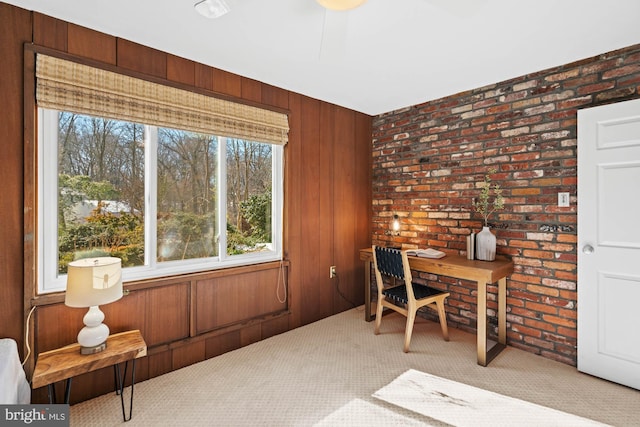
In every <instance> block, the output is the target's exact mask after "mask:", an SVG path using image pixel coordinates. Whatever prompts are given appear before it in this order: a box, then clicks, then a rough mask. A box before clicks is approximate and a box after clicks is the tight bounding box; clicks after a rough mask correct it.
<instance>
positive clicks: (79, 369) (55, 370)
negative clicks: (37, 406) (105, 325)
mask: <svg viewBox="0 0 640 427" xmlns="http://www.w3.org/2000/svg"><path fill="white" fill-rule="evenodd" d="M146 355H147V344H146V343H145V342H144V339H143V338H142V335H141V334H140V331H138V330H135V331H128V332H122V333H119V334H113V335H109V337H108V338H107V348H106V349H105V350H104V351H102V352H100V353H95V354H80V344H77V343H76V344H72V345H68V346H66V347H62V348H59V349H56V350H51V351H47V352H44V353H40V354H39V355H38V360H36V367H35V369H34V371H33V378H32V379H31V387H32V388H34V389H35V388H39V387H44V386H49V403H55V400H56V398H55V390H54V387H53V385H54V383H56V382H58V381H62V380H66V386H65V402H64V403H69V395H70V392H71V379H72V378H73V377H75V376H77V375H81V374H86V373H88V372H93V371H96V370H98V369H102V368H106V367H109V366H113V367H114V372H115V377H116V394H119V395H120V400H121V403H122V417H123V418H124V420H125V421H129V420H130V419H131V410H132V407H133V385H134V382H135V367H136V364H135V362H136V359H137V358H140V357H144V356H146ZM129 361H133V366H132V369H131V402H130V405H129V416H128V417H127V416H126V415H125V409H124V397H123V393H122V392H123V390H124V380H125V378H123V377H122V376H120V367H119V364H120V363H122V362H125V363H126V364H127V365H128V362H129ZM127 365H125V369H124V376H125V377H126V375H127Z"/></svg>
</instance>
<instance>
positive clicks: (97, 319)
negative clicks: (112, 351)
mask: <svg viewBox="0 0 640 427" xmlns="http://www.w3.org/2000/svg"><path fill="white" fill-rule="evenodd" d="M103 320H104V313H103V312H102V311H101V310H100V308H99V307H98V306H97V305H96V306H93V307H90V308H89V311H87V314H85V315H84V317H83V318H82V321H83V322H84V325H85V326H84V328H82V329H81V330H80V333H78V344H80V353H81V354H94V353H99V352H101V351H103V350H104V349H105V348H107V338H108V337H109V327H108V326H107V325H105V324H104V323H102V321H103Z"/></svg>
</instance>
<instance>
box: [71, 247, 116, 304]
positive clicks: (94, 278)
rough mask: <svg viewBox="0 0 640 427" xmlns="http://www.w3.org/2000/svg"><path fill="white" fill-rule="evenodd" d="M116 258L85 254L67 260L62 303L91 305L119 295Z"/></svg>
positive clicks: (112, 300) (107, 300) (108, 301)
mask: <svg viewBox="0 0 640 427" xmlns="http://www.w3.org/2000/svg"><path fill="white" fill-rule="evenodd" d="M121 263H122V262H121V260H120V258H114V257H100V258H85V259H80V260H77V261H72V262H70V263H69V267H68V270H67V292H66V296H65V300H64V303H65V305H67V306H69V307H93V306H97V305H102V304H108V303H110V302H114V301H117V300H119V299H120V298H122V269H121Z"/></svg>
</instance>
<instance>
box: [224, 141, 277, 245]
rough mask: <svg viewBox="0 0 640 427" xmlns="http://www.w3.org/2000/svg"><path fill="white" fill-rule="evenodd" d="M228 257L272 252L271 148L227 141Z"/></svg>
mask: <svg viewBox="0 0 640 427" xmlns="http://www.w3.org/2000/svg"><path fill="white" fill-rule="evenodd" d="M226 152H227V254H229V255H237V254H244V253H248V252H260V251H265V250H270V249H272V243H273V242H272V230H271V208H272V203H271V201H272V194H271V193H272V188H273V183H272V173H271V172H272V146H271V145H270V144H263V143H258V142H253V141H245V140H242V139H234V138H228V139H227V150H226Z"/></svg>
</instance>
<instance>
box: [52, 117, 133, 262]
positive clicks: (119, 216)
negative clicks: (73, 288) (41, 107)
mask: <svg viewBox="0 0 640 427" xmlns="http://www.w3.org/2000/svg"><path fill="white" fill-rule="evenodd" d="M143 132H144V130H143V126H142V125H139V124H134V123H129V122H122V121H118V120H111V119H104V118H97V117H92V116H87V115H81V114H74V113H68V112H61V113H59V116H58V221H57V222H58V273H59V274H64V273H66V270H67V264H68V263H69V262H70V261H73V260H74V259H78V258H87V257H95V256H114V257H118V258H121V259H122V265H123V266H138V265H143V264H144V209H145V205H144V144H143V142H142V141H143V139H144V138H143V137H144V135H143Z"/></svg>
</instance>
